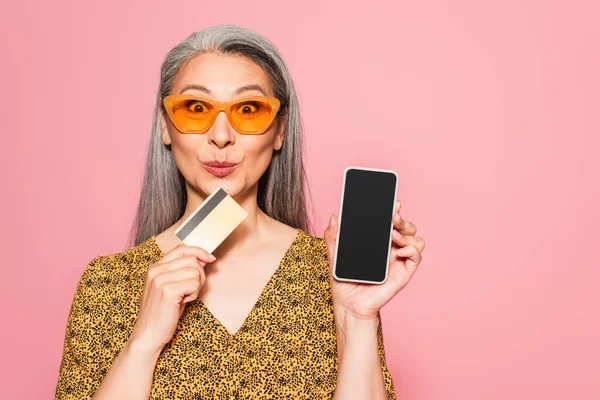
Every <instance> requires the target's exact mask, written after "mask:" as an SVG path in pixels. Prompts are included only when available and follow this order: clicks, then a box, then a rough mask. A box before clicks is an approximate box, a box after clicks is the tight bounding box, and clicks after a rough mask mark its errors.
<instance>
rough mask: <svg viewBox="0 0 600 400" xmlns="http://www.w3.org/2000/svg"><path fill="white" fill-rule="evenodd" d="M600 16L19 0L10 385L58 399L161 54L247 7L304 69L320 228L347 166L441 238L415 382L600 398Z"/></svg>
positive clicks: (417, 280)
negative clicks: (86, 273)
mask: <svg viewBox="0 0 600 400" xmlns="http://www.w3.org/2000/svg"><path fill="white" fill-rule="evenodd" d="M152 3H156V4H152ZM367 7H368V8H367ZM599 13H600V7H599V6H598V3H597V2H593V1H588V2H583V1H562V2H559V1H548V0H545V1H542V0H535V1H525V2H524V1H518V0H505V1H502V2H491V1H484V2H482V1H475V0H473V1H465V0H460V1H456V0H454V1H441V0H440V1H431V0H424V1H418V2H407V1H403V2H397V1H388V2H384V1H373V0H371V1H368V2H351V1H323V0H319V1H314V2H306V1H303V2H283V1H269V2H265V1H255V0H253V1H239V2H231V1H227V2H225V3H223V2H215V3H213V4H210V2H209V3H207V2H198V1H186V2H164V1H163V2H149V1H118V2H117V1H111V2H104V1H96V2H84V1H60V2H44V1H37V2H4V3H3V5H2V6H1V9H0V52H1V62H0V68H1V74H0V79H1V82H0V88H1V89H2V94H3V95H2V97H1V99H0V110H1V111H0V115H1V121H2V124H1V127H2V128H1V129H2V148H3V155H2V157H1V159H0V162H1V166H0V167H1V168H0V170H1V171H2V177H1V178H2V184H3V191H2V192H3V193H4V196H3V199H2V207H1V211H0V212H1V213H2V215H1V218H2V226H3V229H2V233H1V234H2V238H1V243H2V260H1V264H2V276H1V278H0V296H1V303H0V304H2V306H1V307H2V328H1V330H0V332H1V335H2V337H1V340H0V343H1V346H2V348H1V353H0V354H1V356H0V360H1V361H0V363H1V368H2V370H1V371H0V379H1V380H2V382H1V385H0V387H1V388H2V397H3V398H7V399H16V398H19V399H49V398H52V396H53V394H54V388H55V385H56V380H57V376H58V375H57V374H58V368H59V364H60V358H61V351H62V345H63V338H64V330H65V326H66V319H67V315H68V311H69V307H70V304H71V301H72V298H73V294H74V291H75V286H76V284H77V281H78V280H79V278H80V276H81V273H82V271H83V269H84V268H85V266H86V265H87V263H88V262H89V261H90V260H91V259H92V258H94V257H95V256H97V255H104V254H109V253H114V252H120V251H123V250H124V249H125V248H124V246H125V237H126V234H127V232H128V229H129V227H130V224H131V221H132V218H133V213H134V209H135V206H136V202H137V199H138V193H139V189H140V180H141V175H142V170H143V164H144V154H145V151H146V144H147V141H148V138H149V133H150V128H151V117H152V107H153V102H154V96H155V93H156V89H157V84H158V73H159V67H160V62H161V60H162V57H163V56H164V54H165V53H166V52H167V51H168V50H169V49H170V48H171V47H172V46H174V45H175V44H176V43H177V42H179V41H180V40H182V39H184V38H185V36H187V35H188V34H189V33H191V32H192V31H195V30H199V29H202V28H204V27H206V26H209V25H213V24H217V23H221V22H229V23H237V24H241V25H243V26H246V27H248V28H251V29H254V30H256V31H257V32H259V33H261V34H263V35H265V36H266V37H267V38H269V39H270V40H272V41H273V42H274V43H275V44H276V45H277V46H278V48H279V49H280V50H281V53H282V55H283V57H284V58H285V60H286V61H287V63H288V65H289V68H290V70H291V72H292V74H293V76H294V79H295V82H296V84H297V88H298V91H299V96H300V102H301V107H302V113H303V118H304V121H305V126H306V144H307V154H306V162H307V165H308V174H309V177H310V183H311V185H312V192H313V196H314V199H315V205H316V206H315V211H316V213H317V216H318V220H317V226H318V231H319V232H317V233H318V235H319V236H322V232H323V230H324V229H325V224H326V222H327V217H328V216H329V214H330V213H332V212H333V213H336V214H337V213H338V211H339V209H338V207H339V199H340V189H341V177H342V171H343V169H344V168H345V166H347V165H352V164H357V165H364V166H371V167H379V168H392V169H395V170H396V171H397V172H398V174H399V177H400V180H399V198H400V199H401V200H402V202H403V210H404V212H403V215H404V217H405V218H406V219H408V220H410V221H413V222H414V223H415V224H416V225H417V227H418V229H419V235H421V236H423V237H424V238H425V239H426V241H427V248H426V249H425V252H424V260H423V263H422V264H421V267H420V270H419V271H418V272H417V274H416V276H415V277H414V279H413V281H412V282H411V283H410V284H409V285H408V286H407V287H406V288H405V290H403V291H402V292H401V293H400V294H399V295H398V296H396V297H395V298H394V299H393V300H392V301H391V302H390V303H389V304H388V305H387V306H386V307H384V309H383V310H382V315H383V326H384V334H385V344H386V351H387V358H388V364H389V368H390V370H391V372H392V375H393V378H394V382H395V384H396V388H397V392H398V394H399V398H402V399H435V400H439V399H463V400H466V399H507V398H509V399H533V398H534V399H542V398H543V399H567V398H569V399H597V398H600V379H598V378H599V375H598V371H599V369H598V360H599V357H600V349H599V347H600V345H599V340H598V337H599V336H600V318H599V316H600V299H599V297H600V296H599V295H598V290H597V288H598V281H599V280H600V269H599V267H600V262H599V257H598V248H599V247H598V244H597V240H598V237H599V235H598V233H597V231H598V229H599V225H600V212H599V211H598V208H597V207H598V203H599V202H600V190H599V187H600V186H599V185H598V181H599V179H598V172H599V171H600V161H599V159H600V157H599V155H598V150H599V148H600V140H599V138H598V135H599V134H600V129H599V128H600V122H599V117H598V113H599V105H600V95H599V94H598V93H599V90H600V78H599V75H598V71H600V56H599V54H600V51H599V46H600V24H598V23H597V22H598V21H597V17H598V15H599Z"/></svg>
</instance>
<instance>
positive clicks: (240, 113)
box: [231, 99, 274, 134]
mask: <svg viewBox="0 0 600 400" xmlns="http://www.w3.org/2000/svg"><path fill="white" fill-rule="evenodd" d="M273 114H274V113H273V107H272V106H271V104H270V103H268V102H267V101H264V100H257V99H254V100H242V101H240V102H238V103H235V104H234V105H233V106H231V119H232V121H231V123H232V124H233V125H234V127H235V129H237V130H238V131H240V132H244V133H249V134H252V133H256V134H258V133H262V132H264V131H265V130H266V129H267V128H268V127H269V125H271V122H272V121H273V119H274V115H273Z"/></svg>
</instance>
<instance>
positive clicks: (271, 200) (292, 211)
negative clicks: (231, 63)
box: [129, 24, 314, 246]
mask: <svg viewBox="0 0 600 400" xmlns="http://www.w3.org/2000/svg"><path fill="white" fill-rule="evenodd" d="M203 52H215V53H218V54H223V55H241V56H245V57H247V58H249V59H250V60H252V61H254V62H256V63H257V64H258V65H260V66H261V67H262V68H263V69H264V71H265V72H266V73H267V75H268V76H269V78H270V79H271V84H272V86H273V91H274V94H275V97H277V98H278V99H279V101H280V102H281V108H282V109H283V111H284V112H285V113H287V117H288V118H287V124H286V126H285V136H284V141H283V146H282V147H281V149H280V150H278V151H274V152H273V157H272V159H271V163H270V164H269V167H268V168H267V170H266V171H265V173H264V174H263V175H262V177H261V178H260V179H259V182H258V195H257V203H258V206H259V207H260V208H261V210H262V211H263V212H264V213H265V214H267V215H269V216H270V217H272V218H274V219H276V220H278V221H280V222H283V223H285V224H287V225H290V226H292V227H294V228H300V229H303V230H304V231H306V232H308V233H309V234H314V233H313V232H312V229H313V228H312V223H311V222H310V220H309V218H308V213H307V205H306V202H305V200H306V199H305V194H304V184H305V182H306V188H307V190H308V191H309V194H310V188H309V187H308V181H307V180H306V171H305V169H304V164H303V160H302V150H303V148H304V143H303V140H304V139H303V135H302V130H303V129H302V120H301V118H300V112H299V109H298V99H297V97H296V91H295V88H294V83H293V81H292V77H291V75H290V72H289V71H288V69H287V67H286V65H285V63H284V61H283V59H282V57H281V55H280V54H279V52H278V50H277V49H276V47H275V46H274V45H273V44H272V43H271V42H270V41H269V40H267V39H265V38H263V37H262V36H260V35H258V34H257V33H255V32H253V31H251V30H249V29H246V28H243V27H241V26H238V25H232V24H221V25H216V26H212V27H209V28H206V29H204V30H201V31H198V32H194V33H192V34H191V35H189V36H188V37H187V38H186V39H185V40H183V41H182V42H181V43H179V44H177V45H176V46H175V47H174V48H173V49H171V51H169V52H168V53H167V55H166V56H165V59H164V61H163V63H162V66H161V71H160V83H159V88H158V93H157V95H156V104H155V107H154V121H153V126H152V136H151V137H150V143H149V145H148V152H147V155H146V169H145V173H144V180H143V184H142V190H141V193H140V199H139V203H138V207H137V211H136V215H135V218H134V222H133V226H132V229H131V232H130V237H129V245H135V246H137V245H138V244H140V243H142V242H144V241H145V240H147V239H148V238H150V237H151V236H154V235H156V234H158V233H160V232H162V231H164V230H166V229H167V228H169V227H170V226H172V225H173V224H174V223H175V222H177V221H178V220H179V219H180V218H181V217H182V216H183V214H184V212H185V207H186V204H187V192H186V188H185V179H184V177H183V175H182V174H181V172H179V169H178V168H177V166H176V164H175V161H174V159H173V154H172V152H171V149H170V146H168V145H165V144H164V143H163V142H162V137H161V123H160V112H161V107H162V101H163V99H164V97H166V96H167V95H168V94H169V93H170V91H171V88H172V86H173V81H174V80H175V76H176V74H177V72H178V71H179V70H180V68H181V67H182V66H183V65H184V64H185V63H187V62H188V61H189V60H190V59H191V58H193V57H194V56H196V55H198V54H200V53H203ZM277 118H279V115H278V117H277Z"/></svg>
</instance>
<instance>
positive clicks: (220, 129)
mask: <svg viewBox="0 0 600 400" xmlns="http://www.w3.org/2000/svg"><path fill="white" fill-rule="evenodd" d="M207 135H208V142H209V143H214V144H215V145H217V146H218V147H219V148H222V147H225V146H226V145H227V144H233V143H235V129H234V128H233V127H232V126H231V124H230V123H229V120H228V119H227V114H225V112H224V111H221V112H219V113H218V114H217V118H216V119H215V123H214V124H213V126H211V127H210V129H209V130H208V132H207Z"/></svg>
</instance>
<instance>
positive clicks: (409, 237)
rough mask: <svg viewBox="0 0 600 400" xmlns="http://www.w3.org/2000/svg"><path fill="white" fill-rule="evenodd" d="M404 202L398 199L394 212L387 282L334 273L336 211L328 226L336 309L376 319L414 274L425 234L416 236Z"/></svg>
mask: <svg viewBox="0 0 600 400" xmlns="http://www.w3.org/2000/svg"><path fill="white" fill-rule="evenodd" d="M400 207H401V204H400V202H399V201H397V202H396V207H395V212H394V215H393V218H392V220H393V224H394V229H393V231H392V245H391V250H390V258H389V266H388V268H389V270H388V277H387V280H386V281H385V283H383V284H369V283H354V282H345V281H338V280H336V279H335V278H334V277H333V272H332V271H333V256H334V252H335V242H336V237H337V232H338V218H337V216H334V215H332V216H331V218H330V220H329V226H328V227H327V229H325V234H324V237H325V243H326V245H327V253H328V258H329V280H330V282H331V295H332V299H333V306H334V309H337V310H340V311H342V312H346V313H347V312H350V313H351V314H352V315H353V316H354V317H357V318H362V319H373V318H376V317H377V314H378V312H379V310H380V309H381V308H382V307H383V306H384V305H385V304H386V303H387V302H388V301H390V300H391V299H392V297H394V296H395V295H396V293H398V292H399V291H400V290H401V289H402V288H403V287H404V286H406V284H407V283H408V281H409V280H410V278H411V277H412V276H413V275H414V273H415V271H416V270H417V267H418V266H419V263H420V262H421V253H422V251H423V249H424V248H425V241H424V240H423V238H420V237H418V236H415V235H416V233H417V227H416V226H415V225H414V224H413V223H412V222H409V221H407V220H405V219H403V218H402V217H401V216H400Z"/></svg>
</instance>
